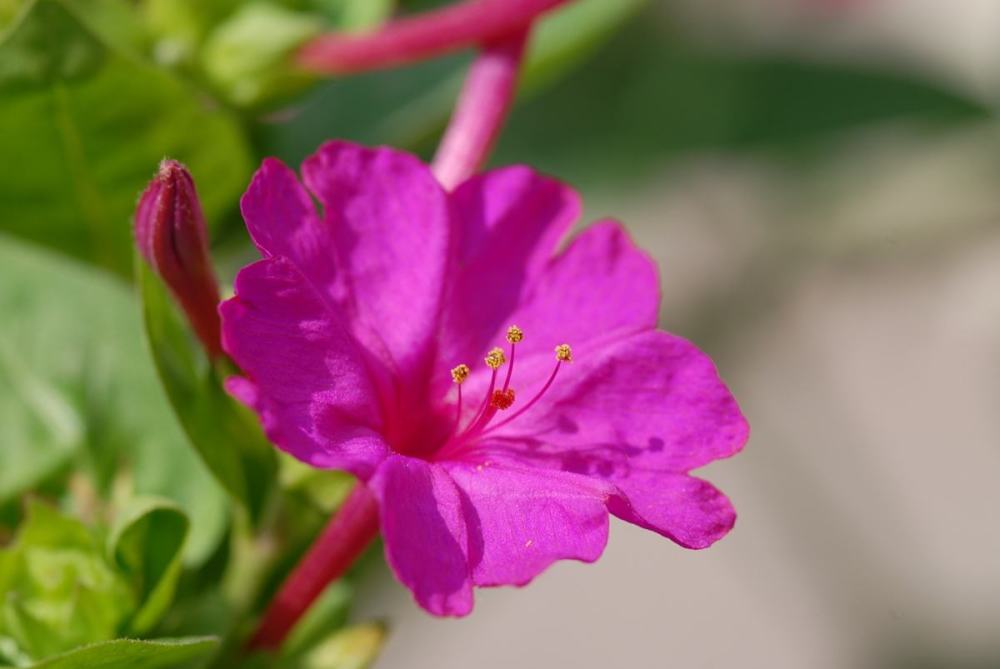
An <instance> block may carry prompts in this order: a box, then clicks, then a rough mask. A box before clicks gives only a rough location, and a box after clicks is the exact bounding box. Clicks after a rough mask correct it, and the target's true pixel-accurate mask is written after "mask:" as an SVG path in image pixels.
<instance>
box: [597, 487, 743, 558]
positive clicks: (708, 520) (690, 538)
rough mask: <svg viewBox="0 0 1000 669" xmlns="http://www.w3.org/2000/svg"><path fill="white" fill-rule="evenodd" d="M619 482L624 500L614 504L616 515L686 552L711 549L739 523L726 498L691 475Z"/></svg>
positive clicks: (614, 501) (612, 506) (613, 502)
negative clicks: (694, 549) (650, 531)
mask: <svg viewBox="0 0 1000 669" xmlns="http://www.w3.org/2000/svg"><path fill="white" fill-rule="evenodd" d="M615 482H616V484H617V485H618V488H619V489H620V490H621V492H622V494H623V495H624V499H613V500H612V501H611V503H610V505H609V508H610V510H611V512H612V513H614V514H615V515H616V516H618V517H619V518H621V519H622V520H626V521H628V522H630V523H634V524H636V525H639V526H640V527H645V528H646V529H650V530H653V531H654V532H658V533H659V534H662V535H663V536H665V537H667V538H669V539H671V540H673V541H675V542H677V543H678V544H680V545H681V546H684V547H685V548H708V547H709V546H711V545H712V544H713V543H715V542H716V541H718V540H719V539H721V538H722V537H724V536H725V535H726V534H727V533H728V532H729V530H731V529H732V528H733V524H734V523H735V522H736V511H734V510H733V506H732V504H730V502H729V499H728V498H727V497H726V496H725V495H723V494H722V493H721V492H719V490H718V489H717V488H716V487H715V486H713V485H712V484H711V483H708V482H707V481H703V480H701V479H699V478H695V477H693V476H688V475H687V474H667V473H662V472H654V471H632V472H631V473H630V474H629V475H628V476H625V477H617V478H616V480H615Z"/></svg>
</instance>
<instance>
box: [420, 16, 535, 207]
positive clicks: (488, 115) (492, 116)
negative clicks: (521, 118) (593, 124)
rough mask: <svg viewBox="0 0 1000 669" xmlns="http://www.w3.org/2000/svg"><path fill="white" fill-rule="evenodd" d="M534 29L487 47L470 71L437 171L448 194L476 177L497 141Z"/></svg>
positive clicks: (436, 159)
mask: <svg viewBox="0 0 1000 669" xmlns="http://www.w3.org/2000/svg"><path fill="white" fill-rule="evenodd" d="M529 31H530V26H529V27H523V28H520V29H518V30H517V31H516V32H514V33H511V34H510V35H508V36H507V37H505V38H503V39H500V40H498V41H496V42H492V43H489V44H487V45H485V46H484V48H483V51H482V53H481V54H480V55H479V57H478V58H477V59H476V61H475V62H474V63H473V64H472V67H471V68H469V75H468V77H466V79H465V85H464V87H463V88H462V93H461V95H460V96H459V98H458V104H457V105H456V106H455V112H454V113H453V114H452V117H451V122H450V123H449V124H448V129H447V130H446V131H445V135H444V137H443V138H442V140H441V144H440V146H439V147H438V151H437V154H436V155H435V156H434V163H433V165H432V169H433V170H434V174H435V175H436V176H437V178H438V181H440V182H441V184H442V185H443V186H444V187H445V188H446V189H448V190H451V189H453V188H454V187H455V186H457V185H458V184H460V183H461V182H463V181H465V180H466V179H468V178H469V177H470V176H472V175H473V174H475V173H476V171H477V170H478V169H479V167H480V166H481V165H482V163H483V162H485V160H486V157H487V156H488V155H489V153H490V150H491V149H492V148H493V143H494V141H496V138H497V135H498V134H499V132H500V127H501V126H502V125H503V122H504V119H505V118H506V117H507V112H508V111H509V110H510V106H511V104H512V103H513V101H514V95H515V93H516V91H517V76H518V72H519V71H520V67H521V61H522V59H523V57H524V47H525V43H526V42H527V39H528V33H529Z"/></svg>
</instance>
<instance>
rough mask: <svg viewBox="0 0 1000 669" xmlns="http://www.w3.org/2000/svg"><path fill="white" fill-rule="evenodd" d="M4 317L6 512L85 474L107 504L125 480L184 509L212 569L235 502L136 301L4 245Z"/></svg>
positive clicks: (2, 470)
mask: <svg viewBox="0 0 1000 669" xmlns="http://www.w3.org/2000/svg"><path fill="white" fill-rule="evenodd" d="M0 313H2V314H3V315H4V325H3V327H2V328H0V442H2V444H3V448H0V501H9V500H11V499H13V498H15V497H16V496H17V495H18V494H20V493H22V492H24V491H27V490H31V489H33V488H36V487H37V486H39V485H40V484H41V483H43V482H45V481H47V480H51V479H53V478H56V477H61V476H62V475H63V474H64V473H65V471H66V470H67V469H68V468H69V466H70V465H71V464H75V463H79V464H80V465H81V467H80V469H81V470H82V473H89V474H90V475H91V476H92V479H93V481H94V482H95V487H96V488H97V489H98V492H99V493H100V494H102V495H105V496H107V495H109V494H110V492H111V490H110V481H111V479H112V478H114V477H115V476H118V478H119V480H120V481H121V483H122V485H120V486H118V487H120V488H122V489H123V490H124V491H126V492H128V491H129V490H130V489H134V491H135V492H136V493H138V494H141V495H159V496H163V497H167V498H169V499H171V500H173V501H174V502H176V503H177V504H178V505H179V506H180V507H181V508H182V509H184V511H185V512H186V513H187V514H188V516H189V517H190V518H191V519H192V527H191V536H190V537H189V540H188V543H187V549H186V551H185V552H186V559H187V560H189V561H190V562H194V563H196V562H200V561H201V560H203V559H204V558H206V557H207V556H208V555H209V554H210V553H211V552H212V550H213V549H214V548H215V546H216V545H217V543H218V541H219V539H220V538H221V536H222V533H223V532H224V530H225V526H226V522H227V508H226V503H227V500H226V498H225V496H224V494H223V492H222V490H221V489H220V488H219V487H218V486H217V485H216V484H215V482H214V481H213V479H212V477H211V476H210V475H209V474H208V472H207V471H206V470H205V468H204V466H203V465H202V464H201V462H200V461H199V459H198V456H197V454H196V453H195V452H194V451H193V450H192V449H191V447H190V446H189V445H188V443H187V440H186V439H185V437H184V434H183V432H182V431H181V429H180V427H179V425H178V424H177V420H176V418H175V417H174V415H173V413H172V412H171V410H170V404H169V402H168V400H167V398H166V397H165V396H164V394H163V391H162V389H161V388H160V384H159V383H158V381H157V379H156V372H155V370H154V368H153V365H152V364H151V362H150V360H149V354H148V353H147V352H146V350H145V348H144V346H143V332H142V324H141V320H140V317H139V308H138V305H137V304H136V301H135V298H134V295H133V293H132V292H131V291H130V290H128V289H127V287H126V286H125V285H124V284H123V283H122V282H121V281H118V280H116V279H114V278H112V277H110V276H108V275H107V274H106V273H103V272H99V271H96V270H94V269H93V268H89V267H85V266H81V265H79V264H78V263H68V262H66V261H65V259H62V258H60V257H59V256H56V255H54V254H52V253H46V252H44V251H42V250H41V249H38V248H33V247H31V246H28V245H26V244H23V243H18V242H15V241H14V240H11V239H5V238H4V237H2V236H0ZM123 467H124V470H122V468H123ZM126 472H127V474H128V475H127V476H126V475H125V474H126Z"/></svg>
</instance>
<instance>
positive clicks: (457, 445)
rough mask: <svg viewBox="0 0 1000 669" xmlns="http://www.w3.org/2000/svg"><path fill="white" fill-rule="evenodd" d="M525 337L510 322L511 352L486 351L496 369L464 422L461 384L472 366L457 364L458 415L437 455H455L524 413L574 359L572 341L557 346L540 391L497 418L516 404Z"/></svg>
mask: <svg viewBox="0 0 1000 669" xmlns="http://www.w3.org/2000/svg"><path fill="white" fill-rule="evenodd" d="M523 339H524V332H523V331H522V330H521V328H519V327H517V326H516V325H511V326H510V327H509V328H507V342H508V344H510V348H509V349H508V351H509V352H508V353H507V354H505V353H504V351H503V349H501V348H493V349H490V351H489V353H487V354H486V357H485V358H484V359H483V361H484V362H485V363H486V366H487V367H489V368H490V369H491V370H493V372H492V374H491V376H490V383H489V387H488V388H487V390H486V393H485V395H484V397H483V399H482V401H481V402H480V403H479V408H478V409H477V410H476V412H475V413H474V414H472V418H471V419H469V420H467V421H465V425H464V426H463V425H462V423H463V420H462V409H463V407H462V385H463V384H464V383H465V381H466V380H467V379H468V378H469V375H470V374H471V373H472V370H471V369H470V368H469V366H468V365H466V364H461V365H458V366H457V367H455V368H454V369H452V370H451V378H452V380H453V381H454V382H455V385H456V386H457V389H458V399H457V401H456V403H455V418H454V422H453V426H452V429H451V434H450V436H449V437H448V439H447V440H446V441H445V443H444V445H443V446H442V447H441V448H440V450H439V451H438V452H437V454H436V458H437V459H445V458H448V457H454V456H455V455H457V454H458V453H459V452H460V451H462V450H463V449H464V448H465V447H466V446H468V445H469V444H471V443H473V442H474V441H476V440H477V439H478V438H479V437H482V436H484V435H487V434H489V433H490V432H493V431H495V430H497V429H499V428H501V427H503V426H504V425H507V424H508V423H510V422H512V421H514V420H516V419H517V418H519V417H520V416H522V415H523V414H524V413H525V412H527V411H528V410H529V409H531V407H533V406H534V405H535V403H536V402H538V400H540V399H541V398H542V396H543V395H545V393H546V392H547V391H548V389H549V388H551V387H552V383H553V382H554V381H555V380H556V375H557V374H558V373H559V368H560V367H562V365H563V363H567V362H573V351H572V349H570V347H569V344H560V345H559V346H556V348H555V354H556V364H555V367H554V368H553V369H552V373H551V374H549V377H548V379H547V380H546V381H545V383H544V384H542V387H541V388H540V389H539V390H538V392H537V393H535V395H534V396H533V397H532V398H531V399H529V400H528V401H527V402H525V403H524V405H523V406H521V407H520V408H519V409H517V410H516V411H514V412H513V413H512V414H510V415H508V416H506V417H504V418H502V419H498V420H494V419H496V418H497V415H498V413H500V412H504V411H507V410H508V409H510V408H511V407H513V406H514V403H515V400H516V395H515V393H514V389H513V388H511V387H510V383H511V379H512V378H513V375H514V360H515V357H516V354H517V345H518V344H519V343H520V342H521V341H522V340H523ZM504 365H507V372H506V374H505V375H504V379H503V384H502V385H501V386H500V387H499V388H498V387H497V384H498V380H499V376H500V368H501V367H503V366H504Z"/></svg>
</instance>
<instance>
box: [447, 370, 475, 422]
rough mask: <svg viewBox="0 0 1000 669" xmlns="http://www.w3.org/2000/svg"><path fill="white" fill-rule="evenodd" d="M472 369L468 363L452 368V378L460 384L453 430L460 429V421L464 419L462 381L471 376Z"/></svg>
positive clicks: (456, 383)
mask: <svg viewBox="0 0 1000 669" xmlns="http://www.w3.org/2000/svg"><path fill="white" fill-rule="evenodd" d="M470 372H471V370H470V369H469V366H468V365H465V364H462V365H458V366H457V367H455V368H454V369H452V370H451V378H452V380H453V381H454V382H455V385H457V386H458V402H456V405H455V422H454V423H453V424H452V426H451V431H452V432H454V431H455V430H457V429H458V423H459V421H461V420H462V383H463V382H464V381H465V380H466V379H467V378H469V373H470Z"/></svg>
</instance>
